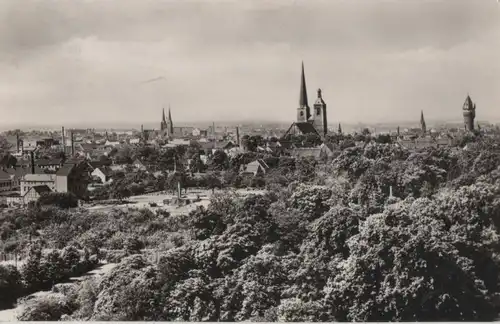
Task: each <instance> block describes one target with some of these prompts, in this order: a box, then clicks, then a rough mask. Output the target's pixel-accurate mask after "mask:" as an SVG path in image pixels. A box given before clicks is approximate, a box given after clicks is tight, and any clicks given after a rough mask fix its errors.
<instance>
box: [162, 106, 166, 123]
mask: <svg viewBox="0 0 500 324" xmlns="http://www.w3.org/2000/svg"><path fill="white" fill-rule="evenodd" d="M161 121H162V122H165V107H163V112H162V114H161Z"/></svg>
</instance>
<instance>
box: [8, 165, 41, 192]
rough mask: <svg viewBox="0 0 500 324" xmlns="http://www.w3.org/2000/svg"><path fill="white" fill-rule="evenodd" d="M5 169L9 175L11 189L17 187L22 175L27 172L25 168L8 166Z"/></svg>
mask: <svg viewBox="0 0 500 324" xmlns="http://www.w3.org/2000/svg"><path fill="white" fill-rule="evenodd" d="M5 171H6V172H7V173H8V174H9V175H10V180H11V183H12V189H19V186H20V185H21V179H22V177H23V176H24V175H26V174H27V173H28V172H29V170H28V169H27V168H8V169H6V170H5ZM35 172H36V168H35Z"/></svg>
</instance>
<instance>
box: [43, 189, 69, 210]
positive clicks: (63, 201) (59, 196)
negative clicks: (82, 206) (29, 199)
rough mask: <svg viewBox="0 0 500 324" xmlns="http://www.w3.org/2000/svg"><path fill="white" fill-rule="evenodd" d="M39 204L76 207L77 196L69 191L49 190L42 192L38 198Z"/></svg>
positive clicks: (66, 207) (65, 207) (64, 207)
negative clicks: (49, 191) (45, 192)
mask: <svg viewBox="0 0 500 324" xmlns="http://www.w3.org/2000/svg"><path fill="white" fill-rule="evenodd" d="M38 203H39V204H40V205H53V206H57V207H59V208H63V209H68V208H75V207H78V198H77V197H76V196H75V195H74V194H73V193H70V192H67V193H66V192H65V193H62V192H51V193H47V194H42V195H41V196H40V198H38Z"/></svg>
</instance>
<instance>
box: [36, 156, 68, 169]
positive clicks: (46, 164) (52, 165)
mask: <svg viewBox="0 0 500 324" xmlns="http://www.w3.org/2000/svg"><path fill="white" fill-rule="evenodd" d="M62 164H63V161H62V159H39V160H37V161H36V162H35V165H36V166H38V167H39V168H40V169H42V170H47V171H51V172H56V171H57V170H59V168H60V167H61V166H62Z"/></svg>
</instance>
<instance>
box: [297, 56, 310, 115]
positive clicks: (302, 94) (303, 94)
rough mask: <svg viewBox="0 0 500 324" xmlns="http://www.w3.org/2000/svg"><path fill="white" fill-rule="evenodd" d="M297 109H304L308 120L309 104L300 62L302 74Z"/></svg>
mask: <svg viewBox="0 0 500 324" xmlns="http://www.w3.org/2000/svg"><path fill="white" fill-rule="evenodd" d="M299 107H300V108H304V107H305V108H306V115H307V116H306V117H307V119H309V117H311V111H310V109H309V104H308V103H307V89H306V77H305V74H304V62H302V74H301V76H300V98H299Z"/></svg>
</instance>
